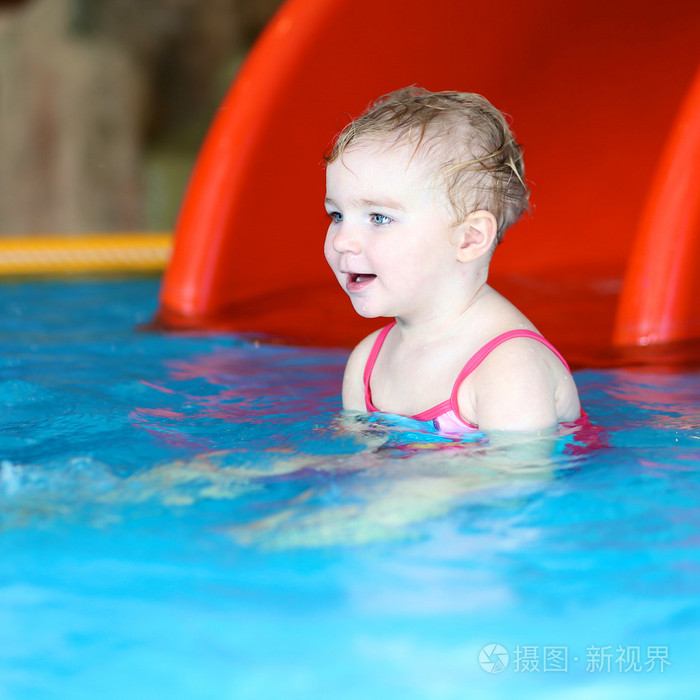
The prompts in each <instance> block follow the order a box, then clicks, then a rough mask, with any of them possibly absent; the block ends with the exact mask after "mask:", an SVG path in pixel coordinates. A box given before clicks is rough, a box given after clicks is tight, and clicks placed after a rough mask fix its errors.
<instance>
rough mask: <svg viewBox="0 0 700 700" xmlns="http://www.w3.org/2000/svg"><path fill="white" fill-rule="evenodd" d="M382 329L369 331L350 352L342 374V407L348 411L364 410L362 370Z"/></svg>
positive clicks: (363, 370)
mask: <svg viewBox="0 0 700 700" xmlns="http://www.w3.org/2000/svg"><path fill="white" fill-rule="evenodd" d="M381 331H382V329H381V328H380V329H378V330H376V331H374V332H373V333H370V334H369V335H368V336H367V337H366V338H364V339H363V340H361V341H360V342H359V343H358V344H357V345H356V346H355V349H354V350H353V351H352V352H351V353H350V357H349V358H348V361H347V364H346V365H345V374H344V375H343V408H344V409H345V410H349V411H364V410H365V387H364V372H365V366H366V365H367V360H368V359H369V354H370V352H372V346H373V345H374V342H375V340H376V339H377V336H378V335H379V334H380V333H381Z"/></svg>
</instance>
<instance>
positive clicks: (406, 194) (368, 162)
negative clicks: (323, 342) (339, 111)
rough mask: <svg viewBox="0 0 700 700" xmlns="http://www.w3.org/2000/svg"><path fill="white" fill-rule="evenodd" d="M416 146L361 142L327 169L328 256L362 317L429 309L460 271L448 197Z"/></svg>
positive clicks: (409, 315)
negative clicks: (442, 191)
mask: <svg viewBox="0 0 700 700" xmlns="http://www.w3.org/2000/svg"><path fill="white" fill-rule="evenodd" d="M413 151H414V148H413V146H412V145H410V144H406V145H398V146H391V147H382V144H380V143H378V142H373V141H364V142H361V143H359V144H353V146H352V147H350V148H349V149H348V150H347V151H346V152H345V153H344V154H343V157H342V158H340V159H338V160H336V161H335V162H333V163H331V164H329V165H328V168H327V170H326V210H327V212H328V215H329V216H330V218H331V222H330V225H329V227H328V233H327V235H326V243H325V254H326V260H328V264H329V265H330V266H331V268H332V269H333V272H334V273H335V275H336V277H337V278H338V281H339V282H340V286H341V287H342V288H343V289H344V290H345V291H346V292H347V294H348V295H349V296H350V299H351V301H352V304H353V306H354V307H355V310H356V311H357V312H358V313H359V314H360V315H361V316H365V317H367V318H374V317H377V316H395V317H399V318H404V319H405V320H407V321H408V320H411V319H415V320H418V319H420V318H422V317H424V316H425V314H429V315H430V314H431V313H432V312H433V311H434V309H435V308H436V298H437V299H439V295H440V294H441V293H448V289H449V286H448V285H449V284H450V283H451V280H453V279H454V275H455V274H458V267H459V263H458V262H457V259H456V245H455V244H454V243H453V242H452V241H451V236H450V233H451V225H450V212H449V209H448V206H447V202H446V200H445V197H444V195H442V194H440V193H436V192H435V189H434V185H433V182H434V180H433V178H432V177H431V176H430V170H429V168H428V167H427V165H426V163H425V162H424V160H423V158H422V156H421V155H420V154H416V155H415V157H413V158H412V156H413Z"/></svg>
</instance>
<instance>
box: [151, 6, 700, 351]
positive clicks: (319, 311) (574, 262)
mask: <svg viewBox="0 0 700 700" xmlns="http://www.w3.org/2000/svg"><path fill="white" fill-rule="evenodd" d="M699 62H700V4H698V3H695V2H688V1H687V0H667V1H666V2H664V3H659V2H658V1H657V0H609V1H608V2H596V1H591V0H587V1H586V2H583V1H581V0H568V1H567V2H561V0H529V1H528V2H523V1H522V0H501V1H500V2H498V3H486V2H472V1H471V0H433V1H432V2H430V3H426V2H422V1H421V2H418V1H417V0H416V1H414V0H402V2H398V1H396V2H392V1H391V0H288V2H287V3H286V4H285V5H283V6H282V8H281V9H280V10H279V12H278V13H277V15H276V16H275V17H274V19H273V20H272V21H271V22H270V24H269V26H268V27H267V29H266V31H265V32H264V34H263V35H262V37H261V38H260V40H259V41H258V43H257V45H256V46H255V47H254V49H253V51H252V52H251V53H250V55H249V57H248V59H247V61H246V63H245V65H244V66H243V68H242V69H241V71H240V73H239V75H238V76H237V77H236V79H235V80H234V82H233V84H232V86H231V88H230V91H229V93H228V95H227V96H226V98H225V99H224V101H223V102H222V104H221V106H220V108H219V111H218V113H217V115H216V117H215V119H214V122H213V124H212V126H211V128H210V130H209V133H208V135H207V138H206V140H205V143H204V145H203V147H202V150H201V153H200V156H199V159H198V162H197V164H196V167H195V169H194V172H193V174H192V178H191V181H190V184H189V188H188V191H187V193H186V196H185V199H184V201H183V204H182V209H181V212H180V216H179V220H178V224H177V230H176V239H175V248H174V254H173V258H172V261H171V263H170V265H169V267H168V270H167V272H166V275H165V278H164V282H163V286H162V294H161V308H160V312H159V318H160V321H161V322H162V323H164V324H165V325H167V326H170V327H180V328H183V327H186V328H229V329H234V330H238V331H250V332H253V333H259V332H263V333H267V334H270V335H280V336H283V337H287V338H289V339H292V340H294V341H306V342H312V343H318V344H345V345H347V344H351V343H353V342H354V341H356V340H357V339H359V337H361V335H362V334H363V333H365V332H367V331H369V330H370V329H372V328H375V327H377V326H378V325H379V323H381V320H379V321H377V320H374V321H366V320H364V319H360V318H358V317H357V316H356V315H355V313H354V311H353V310H352V308H351V306H350V303H349V301H348V300H347V298H346V296H345V294H344V293H343V292H342V291H341V290H340V289H339V288H337V285H336V282H335V279H334V278H333V277H332V275H331V273H330V271H329V270H327V269H326V265H325V261H324V259H323V253H322V244H323V238H324V234H325V229H326V218H325V214H324V210H323V190H324V184H323V180H324V171H323V162H322V154H323V153H324V151H325V150H326V149H327V147H328V145H329V143H330V141H331V139H332V137H333V136H334V135H335V134H336V133H337V132H338V131H339V130H340V129H341V128H342V126H344V124H345V123H346V122H347V120H348V118H349V115H356V114H357V113H359V112H360V111H362V109H363V108H364V107H365V106H366V105H367V104H368V103H369V102H370V101H371V100H372V99H374V98H375V97H377V96H379V95H381V94H384V93H386V92H389V91H391V90H394V89H396V88H398V87H401V86H405V85H409V84H416V85H422V86H424V87H427V88H429V89H431V90H446V89H450V90H452V89H456V90H464V91H470V92H479V93H481V94H484V95H486V96H487V97H488V98H489V99H490V100H491V101H492V102H493V103H494V104H495V105H496V106H497V107H499V108H500V109H501V110H503V111H505V112H506V113H508V114H510V115H512V123H513V128H514V130H515V132H516V136H517V138H518V140H519V141H520V142H521V143H523V144H524V146H525V162H526V168H527V174H528V177H529V179H530V181H531V184H532V190H533V196H532V201H533V203H534V212H533V215H532V216H528V217H527V218H526V219H525V220H524V221H522V222H520V223H519V224H518V225H517V226H515V227H514V228H513V229H512V230H511V231H509V232H508V234H507V236H506V239H505V241H504V243H503V244H502V245H501V246H500V247H499V249H498V251H497V252H496V255H495V257H494V263H493V266H492V268H493V269H492V279H493V282H494V285H495V286H496V287H497V288H499V286H500V287H502V288H504V290H505V291H506V293H508V294H511V293H514V294H516V295H519V298H515V299H514V301H515V303H516V304H518V305H520V306H522V307H523V308H524V310H525V311H526V312H527V313H529V314H530V315H531V316H532V318H533V320H534V321H535V323H536V324H537V325H538V326H539V327H540V329H541V330H543V332H545V333H546V334H547V335H549V336H550V337H552V339H553V340H554V341H555V342H559V343H561V342H562V338H560V337H558V336H566V337H567V338H568V341H569V345H571V344H572V343H575V344H576V345H578V346H580V345H581V343H583V344H585V343H586V342H589V344H590V343H594V344H595V343H597V344H598V346H601V345H606V344H607V345H609V346H611V347H612V345H613V343H614V344H617V345H621V346H624V345H630V346H634V345H644V344H649V343H651V344H654V343H664V342H671V341H683V340H686V339H689V338H698V337H700V310H699V309H698V303H697V299H698V298H699V296H700V295H699V294H698V291H700V284H699V283H698V282H697V281H696V279H695V278H696V277H697V271H698V263H699V260H698V246H699V243H698V241H699V240H700V221H699V220H700V209H699V206H698V202H699V201H700V194H699V193H700V168H699V165H698V164H699V163H700V151H699V145H698V144H699V143H700V74H698V73H697V71H698V64H699ZM623 278H624V284H622V280H623ZM596 299H598V300H600V299H604V300H607V301H606V302H605V303H604V304H602V305H601V304H598V302H596V301H595V300H596ZM572 304H573V306H572ZM615 310H617V315H616V316H615ZM577 329H578V330H577ZM595 329H597V330H595ZM591 339H594V340H591ZM564 344H565V345H566V344H567V343H566V338H564Z"/></svg>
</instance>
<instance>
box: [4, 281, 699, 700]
mask: <svg viewBox="0 0 700 700" xmlns="http://www.w3.org/2000/svg"><path fill="white" fill-rule="evenodd" d="M157 285H158V283H157V281H155V280H153V279H135V280H129V281H119V280H111V281H110V280H108V281H104V280H103V281H63V282H23V283H16V284H13V283H9V282H8V283H4V284H3V285H2V288H1V290H0V294H1V297H0V298H2V307H3V313H2V319H1V320H0V327H1V328H2V333H1V334H0V343H1V344H2V348H1V350H2V351H1V352H0V368H1V369H0V402H2V406H3V411H2V418H1V420H2V430H1V433H0V697H2V698H10V699H13V700H14V699H15V698H17V699H21V700H25V699H34V698H37V699H38V698H41V699H42V700H43V699H45V698H94V697H100V698H126V697H137V698H150V697H169V698H193V697H197V698H217V699H218V698H235V699H236V700H238V699H243V700H246V699H248V698H250V699H251V700H252V699H254V698H255V699H260V698H263V699H266V698H280V697H284V698H321V697H323V698H340V699H344V698H358V697H381V698H408V699H413V698H415V699H416V700H418V699H424V698H430V699H432V698H436V699H438V698H439V699H443V698H466V697H477V698H480V699H481V698H485V699H489V698H503V697H518V698H528V699H529V698H533V699H534V698H537V699H538V700H539V699H541V698H550V697H551V698H561V697H567V698H596V700H598V699H604V698H616V699H619V698H634V699H635V700H638V699H639V698H661V697H672V698H696V697H697V696H698V691H697V687H698V684H699V683H700V672H698V670H697V668H698V667H697V663H696V653H697V651H698V641H697V640H698V632H699V631H700V555H699V551H700V550H699V547H698V545H699V543H700V540H699V536H698V532H699V529H700V510H699V509H698V505H699V500H700V499H699V496H700V408H699V404H700V401H699V398H700V372H698V371H697V370H687V371H678V372H669V371H662V370H654V369H651V368H646V369H615V370H604V371H597V370H596V371H592V370H585V371H581V372H577V373H576V379H577V382H578V384H579V387H580V390H581V395H582V399H583V403H584V404H585V406H586V408H587V410H588V412H589V414H590V416H591V420H592V422H593V423H594V425H595V426H597V427H598V430H596V431H592V432H591V433H589V434H587V435H582V434H573V435H561V436H559V437H557V438H555V439H553V440H550V441H546V440H544V441H540V442H536V443H534V444H528V445H524V446H523V445H521V446H517V447H515V448H511V447H509V446H507V445H504V446H499V447H497V448H494V447H491V448H489V447H487V446H486V445H485V444H484V443H482V442H479V441H478V440H477V441H475V442H471V443H465V444H459V445H454V444H449V443H444V442H440V441H437V438H435V436H430V435H425V434H421V433H420V432H418V431H416V430H415V426H412V425H406V424H394V423H392V422H391V421H387V420H381V419H380V420H369V419H367V418H361V419H353V418H351V417H343V416H341V415H340V411H339V409H340V406H339V399H338V391H339V382H340V377H341V373H342V368H343V364H344V360H345V356H346V353H344V352H341V351H334V350H325V349H324V350H319V349H313V348H297V347H285V346H276V345H266V344H264V343H259V342H257V341H255V339H253V338H247V337H244V336H226V335H217V334H190V335H167V334H160V333H154V332H148V331H141V330H138V326H139V325H140V324H144V323H146V322H148V321H149V319H150V318H151V317H152V314H153V312H154V310H155V307H156V294H157ZM506 664H507V665H506ZM504 665H505V668H503V666H504Z"/></svg>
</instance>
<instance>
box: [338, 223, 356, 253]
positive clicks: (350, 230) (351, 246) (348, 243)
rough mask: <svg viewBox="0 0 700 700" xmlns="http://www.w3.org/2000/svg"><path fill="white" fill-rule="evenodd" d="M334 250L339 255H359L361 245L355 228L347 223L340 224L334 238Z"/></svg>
mask: <svg viewBox="0 0 700 700" xmlns="http://www.w3.org/2000/svg"><path fill="white" fill-rule="evenodd" d="M333 248H334V249H335V250H336V252H338V253H359V252H360V249H361V244H360V238H359V236H358V235H357V230H356V229H355V227H354V226H351V225H350V224H349V223H348V222H346V221H343V222H342V223H340V224H339V225H338V228H337V229H336V232H335V236H334V237H333Z"/></svg>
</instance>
